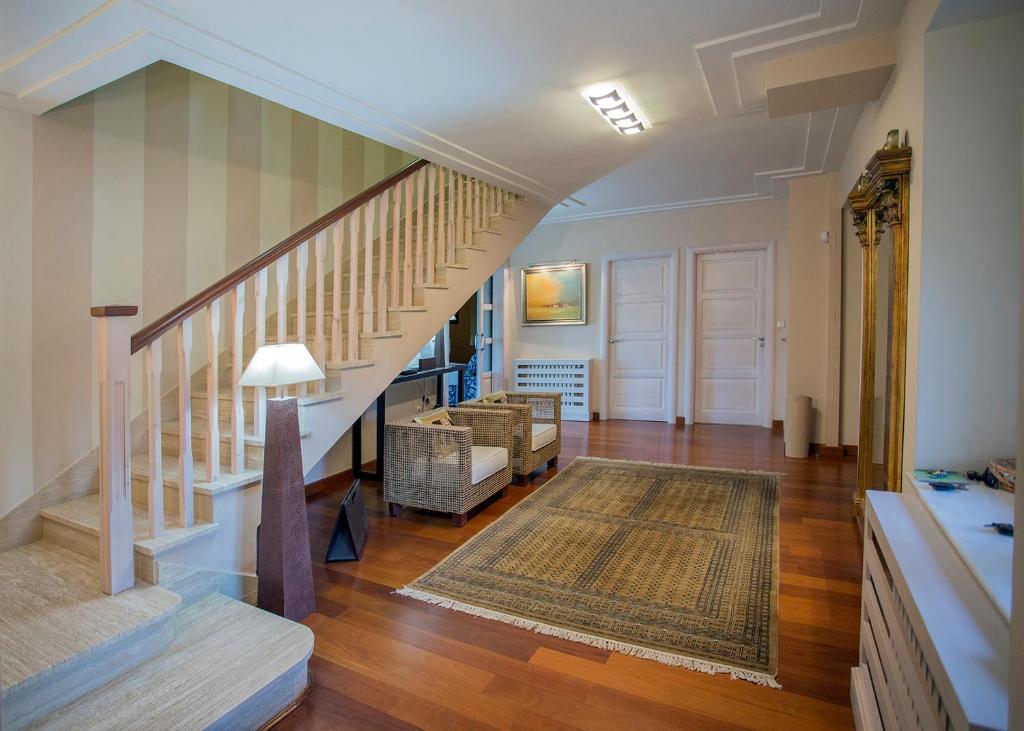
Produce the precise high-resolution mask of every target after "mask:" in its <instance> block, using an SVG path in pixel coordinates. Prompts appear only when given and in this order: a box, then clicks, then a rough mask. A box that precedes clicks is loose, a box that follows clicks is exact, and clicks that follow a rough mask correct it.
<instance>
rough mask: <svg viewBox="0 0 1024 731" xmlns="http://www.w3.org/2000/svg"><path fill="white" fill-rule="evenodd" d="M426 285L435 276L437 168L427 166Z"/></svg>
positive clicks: (433, 279) (432, 280)
mask: <svg viewBox="0 0 1024 731" xmlns="http://www.w3.org/2000/svg"><path fill="white" fill-rule="evenodd" d="M425 169H426V172H427V280H426V281H427V284H433V283H434V281H435V277H436V274H437V251H436V248H435V246H436V238H435V236H434V208H435V203H436V198H437V168H435V167H434V166H433V165H427V167H426V168H425Z"/></svg>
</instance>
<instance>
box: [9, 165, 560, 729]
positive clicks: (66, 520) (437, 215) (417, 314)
mask: <svg viewBox="0 0 1024 731" xmlns="http://www.w3.org/2000/svg"><path fill="white" fill-rule="evenodd" d="M545 212H546V210H545V209H542V207H540V206H536V205H530V204H529V203H528V202H527V201H526V200H525V199H523V198H522V197H520V196H518V195H516V194H513V193H510V192H507V191H503V190H501V189H499V188H497V187H495V186H492V185H490V184H487V183H485V182H483V181H480V180H476V179H474V178H471V177H469V176H467V175H465V174H462V173H459V172H456V171H453V170H450V169H447V168H443V167H440V166H437V165H433V164H430V163H427V162H426V161H422V160H421V161H419V162H416V163H413V164H412V165H410V166H408V167H406V168H405V169H403V170H401V171H399V172H398V173H396V174H395V175H393V176H391V177H390V178H388V179H387V180H385V181H382V182H381V183H380V184H378V185H376V186H374V187H373V188H370V189H369V190H367V191H365V192H364V193H362V194H360V195H359V196H356V198H354V199H352V200H350V201H348V202H346V203H344V204H342V205H341V206H339V207H338V208H336V209H335V210H334V211H331V212H329V213H328V214H326V215H325V216H323V217H321V218H320V219H318V220H317V221H315V222H313V223H312V224H310V225H309V226H307V227H305V228H304V229H302V230H301V231H299V232H297V233H296V234H294V235H293V236H291V237H289V238H288V239H286V240H285V241H283V242H281V243H280V244H278V245H277V246H276V247H274V248H272V249H270V250H268V251H266V252H264V253H263V254H261V255H260V256H259V257H257V258H256V259H254V260H253V261H251V262H249V263H248V264H246V265H245V266H243V267H241V268H239V269H238V270H236V271H235V272H233V273H231V274H229V275H228V276H226V277H224V278H223V279H222V280H221V281H220V282H217V283H215V284H214V285H212V286H211V287H209V288H208V289H207V290H205V291H204V292H201V293H199V294H198V295H196V296H195V297H193V298H191V299H190V300H188V301H187V302H185V303H183V304H182V305H181V306H180V307H178V308H176V309H175V310H173V311H172V312H170V313H168V314H167V315H165V316H164V317H162V318H160V319H159V320H156V321H155V322H153V323H151V324H149V325H148V326H146V327H145V328H143V329H142V330H140V331H139V332H137V333H135V334H134V335H132V336H129V332H128V326H127V323H128V318H127V317H126V315H130V314H134V308H132V307H107V308H95V309H94V312H93V314H94V316H97V317H98V318H99V320H98V325H99V327H98V329H97V332H98V343H97V352H98V353H99V358H100V369H99V370H100V378H101V383H100V406H101V408H100V412H101V415H100V435H101V436H100V455H101V457H100V463H101V467H100V493H99V494H98V495H90V496H87V497H84V498H81V499H78V500H72V501H69V502H65V503H62V504H59V505H56V506H53V507H49V508H47V509H45V510H44V511H42V518H43V540H42V541H39V542H37V543H34V544H29V545H27V546H23V547H21V548H19V549H15V550H14V551H10V552H7V553H6V554H0V577H2V578H4V579H5V581H3V582H0V584H3V586H0V604H2V605H3V606H4V607H5V608H6V607H8V606H11V607H19V606H22V607H25V608H26V610H25V612H24V613H18V612H14V613H13V614H11V615H10V617H4V618H0V650H2V651H3V652H4V654H5V655H6V654H8V653H10V655H11V656H12V657H17V658H19V661H20V664H19V665H18V672H17V673H14V674H13V675H12V674H11V672H9V669H8V668H6V667H4V668H2V672H3V677H2V678H0V680H2V682H3V691H2V692H3V696H2V700H3V704H2V707H3V718H2V725H3V727H4V728H5V729H7V728H22V727H27V726H29V725H31V724H40V725H41V726H43V727H53V728H62V727H68V728H71V727H79V728H80V727H83V726H82V724H83V723H85V722H84V721H83V719H88V720H89V722H88V723H86V725H89V726H91V725H92V724H93V722H95V724H96V725H97V726H104V725H106V726H109V727H116V726H117V722H116V721H117V719H118V718H120V720H121V721H125V722H127V720H128V719H132V724H131V725H135V726H136V727H161V728H163V727H176V726H181V727H182V728H199V727H209V726H215V727H224V728H257V727H260V726H261V725H263V724H265V723H267V721H268V720H270V719H272V718H273V717H274V716H275V715H276V714H277V713H279V712H280V711H281V710H282V709H283V708H286V707H287V706H288V705H289V704H290V703H292V702H293V701H294V700H295V698H296V696H297V695H299V694H301V692H302V690H303V689H304V688H305V684H306V677H305V673H306V669H305V668H306V662H307V661H308V657H309V654H310V652H311V650H312V638H311V635H310V634H309V632H308V630H306V629H305V628H304V627H301V626H300V625H296V624H294V623H292V622H288V621H286V620H283V619H281V618H279V617H275V616H273V615H268V614H266V613H265V612H261V611H260V610H258V609H255V608H253V607H251V606H249V605H247V604H244V603H242V602H240V601H237V600H236V599H232V598H229V597H228V596H225V595H224V593H223V585H224V583H225V581H226V582H227V583H229V584H232V585H233V586H234V587H235V590H234V591H229V592H228V593H233V594H234V595H235V596H236V597H238V598H240V597H241V595H242V593H243V590H242V588H241V586H242V584H243V583H244V582H245V577H246V576H247V575H248V576H249V577H250V578H251V574H252V572H253V571H254V569H255V529H256V525H257V524H258V522H259V503H260V491H259V489H258V488H259V486H260V480H261V466H262V459H263V435H264V427H265V414H266V398H267V396H268V394H266V393H265V390H264V389H260V388H243V387H241V386H239V385H238V381H239V378H240V376H241V373H242V371H243V370H244V367H245V365H246V364H247V363H248V360H249V359H250V358H251V356H252V354H253V353H254V352H255V350H256V348H257V347H259V346H260V345H262V344H266V343H275V342H296V341H298V342H303V343H305V344H307V346H308V347H309V348H310V351H311V352H312V353H313V355H314V357H315V359H316V360H317V361H318V363H319V364H320V366H321V368H322V369H323V371H324V372H325V374H326V376H327V378H326V380H325V381H324V382H322V383H319V384H306V385H302V386H298V387H292V388H290V389H289V395H295V396H297V397H298V403H299V418H300V429H301V440H300V441H301V445H302V463H303V468H304V470H305V471H306V472H308V471H309V470H310V469H311V468H312V467H313V466H314V465H316V464H317V463H318V462H319V461H320V460H321V459H322V458H323V456H324V455H325V454H326V453H327V451H328V450H329V449H330V448H331V447H332V446H333V445H334V444H335V443H337V441H338V440H339V439H340V438H341V436H342V435H343V434H344V433H345V432H346V431H347V430H348V429H349V428H350V427H351V426H352V424H353V423H354V421H355V420H356V419H357V418H358V417H359V416H360V415H361V414H362V413H363V412H364V411H365V410H366V409H367V408H368V407H369V406H370V405H371V404H372V402H373V400H374V399H375V398H376V396H377V395H378V394H379V393H380V392H381V391H383V390H384V389H385V388H386V387H387V385H388V384H389V383H390V382H391V381H392V379H393V378H394V377H395V376H396V375H397V374H398V373H399V371H400V370H402V369H403V368H404V367H405V365H406V364H407V363H408V362H409V361H410V360H411V359H412V358H413V357H414V356H415V354H416V353H417V352H418V351H419V350H420V348H421V347H422V346H423V344H424V343H425V342H427V341H428V340H429V339H430V338H431V337H432V336H433V335H434V333H436V332H437V331H438V330H440V329H441V328H442V327H443V326H444V324H445V323H446V322H447V320H448V318H449V317H450V315H451V313H453V312H455V311H456V310H457V309H458V308H459V307H460V306H461V305H462V303H463V302H465V301H466V300H467V299H468V298H469V297H470V296H471V295H472V293H473V292H474V291H475V290H476V289H478V288H479V287H480V286H481V285H482V283H483V282H484V280H486V278H487V277H489V276H490V275H491V274H492V273H493V272H494V271H495V270H496V269H497V267H498V266H500V264H501V263H502V262H504V261H505V260H506V259H507V258H508V256H509V255H510V253H511V252H512V250H513V249H514V248H515V247H516V246H517V245H518V244H519V243H520V242H521V241H522V240H523V238H524V237H525V236H526V235H527V233H529V231H530V230H531V229H532V228H533V227H534V226H535V225H536V223H537V222H538V221H539V220H540V218H541V217H542V216H543V215H544V213H545ZM194 334H195V335H198V336H199V337H198V338H195V337H194ZM194 349H195V350H196V351H199V350H201V351H203V352H202V353H201V354H199V353H194V352H193V351H194ZM165 356H166V357H165ZM133 357H134V358H138V359H140V360H141V361H143V362H144V370H145V381H146V388H145V390H144V393H142V394H132V395H131V396H130V397H129V394H128V392H127V385H128V382H129V380H130V372H131V359H132V358H133ZM270 395H271V396H273V395H275V394H270ZM140 397H141V398H140ZM132 414H136V417H135V419H134V420H133V419H132V418H131V416H132ZM133 452H134V454H133ZM68 566H70V567H73V569H74V570H73V571H69V570H67V569H66V567H68ZM60 567H65V568H60ZM11 577H15V579H17V577H21V580H20V581H19V580H13V581H11V580H10V579H11ZM210 577H220V578H219V579H211V578H210ZM225 577H227V578H225ZM4 587H6V588H4ZM47 602H50V603H51V604H52V610H53V611H52V616H54V617H57V618H60V619H61V621H64V622H65V625H61V623H60V621H58V622H57V625H55V626H56V627H58V628H59V631H56V634H54V635H53V636H52V637H51V638H50V641H49V642H47V641H43V640H42V639H40V636H39V633H38V631H36V630H34V629H33V628H32V627H33V625H32V622H34V621H35V620H34V619H33V617H35V616H36V612H35V611H34V610H29V609H27V608H28V607H43V608H44V609H45V608H46V607H48V606H49V605H48V604H47ZM83 605H87V606H88V607H89V608H90V609H89V610H88V611H86V612H84V613H79V614H76V612H75V611H71V612H68V607H71V608H72V609H77V608H80V607H81V606H83ZM140 607H142V609H144V610H145V611H142V609H139V608H140ZM65 614H67V616H64V615H65ZM44 615H45V612H44ZM45 616H48V615H45ZM68 617H71V619H68ZM94 621H95V622H99V624H100V626H101V627H102V628H103V631H101V632H99V633H98V634H97V633H93V634H89V633H88V632H86V633H85V635H84V636H86V637H87V638H88V639H87V641H84V645H83V646H82V647H77V646H75V645H74V643H71V644H68V643H66V642H62V641H61V637H62V636H64V637H66V636H79V635H82V633H83V627H87V626H89V624H90V622H94ZM68 622H70V624H68ZM43 626H45V624H44V625H43ZM94 635H95V636H94ZM47 637H49V635H47ZM226 637H230V638H232V641H231V642H226V641H224V638H226ZM44 639H45V638H44ZM264 646H265V647H270V648H272V650H273V652H267V651H266V650H265V649H261V648H264ZM190 668H191V669H192V670H189V669H190ZM235 676H237V681H233V682H221V681H218V680H216V679H217V678H218V677H219V678H222V679H223V678H224V677H231V678H235ZM204 682H208V686H203V683H204ZM194 693H199V694H200V695H201V697H202V698H203V702H197V703H195V704H191V705H190V704H186V703H184V702H183V699H187V697H188V694H194ZM183 694H184V695H183ZM120 699H135V701H136V702H137V705H132V703H130V702H128V701H122V700H120ZM119 703H120V704H121V705H124V706H125V707H126V708H129V709H130V711H131V712H132V713H135V714H137V715H136V716H134V717H133V716H123V717H122V716H116V714H115V713H114V712H113V711H112V708H115V707H120V706H118V704H119ZM193 706H194V707H193ZM147 714H148V715H147ZM171 718H173V719H177V720H176V721H175V722H174V723H173V724H172V723H169V722H168V719H171ZM142 719H150V721H151V723H149V724H146V723H143V721H142ZM140 723H141V725H140Z"/></svg>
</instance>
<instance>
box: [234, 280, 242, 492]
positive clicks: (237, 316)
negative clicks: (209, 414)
mask: <svg viewBox="0 0 1024 731" xmlns="http://www.w3.org/2000/svg"><path fill="white" fill-rule="evenodd" d="M244 338H245V282H240V283H239V284H238V286H237V287H235V288H234V289H233V290H231V471H232V472H234V473H236V474H237V473H239V472H241V471H242V470H244V469H245V407H244V405H243V403H242V387H241V386H240V385H238V382H239V381H240V380H242V371H243V370H244V369H245V359H244V358H243V357H242V342H243V340H244Z"/></svg>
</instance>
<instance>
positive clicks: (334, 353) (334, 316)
mask: <svg viewBox="0 0 1024 731" xmlns="http://www.w3.org/2000/svg"><path fill="white" fill-rule="evenodd" d="M331 233H332V235H333V241H334V286H333V287H332V293H331V360H332V361H334V362H339V361H341V360H342V354H341V344H342V335H341V276H342V258H341V247H342V244H343V243H344V239H345V223H344V222H343V221H338V223H336V224H334V228H333V229H332V232H331Z"/></svg>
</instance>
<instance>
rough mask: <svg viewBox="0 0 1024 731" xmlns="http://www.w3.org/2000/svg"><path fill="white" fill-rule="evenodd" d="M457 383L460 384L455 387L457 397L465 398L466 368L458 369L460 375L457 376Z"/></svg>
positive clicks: (459, 398)
mask: <svg viewBox="0 0 1024 731" xmlns="http://www.w3.org/2000/svg"><path fill="white" fill-rule="evenodd" d="M456 383H457V384H458V385H457V386H456V387H455V394H456V398H457V399H458V400H459V401H462V399H463V398H465V395H466V371H465V370H461V371H458V375H457V376H456ZM477 395H479V394H477Z"/></svg>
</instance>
